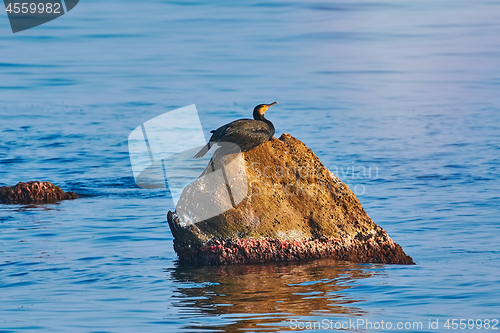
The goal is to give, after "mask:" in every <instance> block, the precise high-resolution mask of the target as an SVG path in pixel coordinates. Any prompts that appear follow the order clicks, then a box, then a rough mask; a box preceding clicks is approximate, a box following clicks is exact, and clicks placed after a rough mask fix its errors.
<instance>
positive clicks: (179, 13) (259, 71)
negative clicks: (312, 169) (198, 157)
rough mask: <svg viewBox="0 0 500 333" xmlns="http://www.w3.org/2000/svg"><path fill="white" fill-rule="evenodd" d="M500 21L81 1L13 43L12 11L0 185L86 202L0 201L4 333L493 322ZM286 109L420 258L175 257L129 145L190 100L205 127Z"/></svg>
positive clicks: (6, 40)
mask: <svg viewBox="0 0 500 333" xmlns="http://www.w3.org/2000/svg"><path fill="white" fill-rule="evenodd" d="M499 12H500V3H499V2H497V1H475V2H468V1H454V2H449V1H417V2H415V1H414V2H411V3H410V2H401V1H385V2H384V1H367V2H357V1H349V2H315V1H308V2H306V1H303V2H298V1H275V2H256V1H250V2H245V3H244V4H243V3H241V4H240V3H234V2H225V1H215V2H211V3H210V4H206V3H203V2H196V1H189V2H165V1H149V2H147V3H139V2H131V1H120V2H119V1H110V2H106V3H103V2H98V1H90V0H89V1H82V2H80V3H79V4H78V6H77V7H75V9H74V10H72V11H71V12H70V13H69V14H68V15H65V16H63V17H61V18H59V19H57V20H55V21H53V22H51V23H48V24H45V25H43V26H40V27H38V28H35V29H31V30H28V31H25V32H21V33H17V34H12V33H11V32H10V27H9V26H8V20H7V17H6V15H2V16H1V17H0V102H1V103H0V185H13V184H15V183H17V182H18V181H28V180H32V179H36V180H50V181H52V182H54V183H56V184H59V185H61V186H62V187H63V189H65V190H75V191H77V192H78V193H80V194H81V195H82V196H83V198H82V199H79V200H75V201H67V202H62V203H60V204H57V205H41V206H19V205H0V332H17V331H37V332H200V331H202V332H220V331H227V332H234V331H238V330H243V331H246V332H274V331H292V330H293V325H291V323H290V320H294V319H295V320H298V321H300V322H306V321H313V322H317V321H322V320H323V319H327V320H333V321H339V322H346V321H349V319H352V320H358V319H362V320H365V321H370V322H372V323H375V322H381V321H382V320H383V321H384V322H391V323H393V324H394V325H396V323H397V322H403V323H405V322H422V323H423V329H422V330H417V329H408V330H406V331H415V332H417V331H418V332H424V331H433V332H435V331H436V330H429V329H428V322H429V320H431V321H433V322H435V321H436V320H439V325H440V326H439V328H440V329H439V331H449V330H448V329H445V328H444V327H443V325H444V323H445V322H446V320H447V319H453V318H457V319H493V318H496V319H500V315H499V313H500V248H499V245H498V244H499V243H500V221H499V216H500V214H499V209H498V207H499V204H500V194H499V193H500V97H499V96H500V93H499V92H500V20H498V13H499ZM274 100H277V101H278V102H279V105H278V106H276V107H274V108H273V109H271V110H270V113H269V116H268V117H269V118H270V119H271V120H272V121H273V122H274V123H275V125H276V129H277V134H278V135H279V134H280V133H282V132H290V133H291V134H292V135H294V136H296V137H297V138H299V139H300V140H302V141H304V142H305V143H306V144H307V145H308V146H309V147H310V148H311V149H313V151H315V152H316V153H317V154H318V156H319V157H320V159H321V160H322V161H323V163H324V164H325V165H326V166H327V167H329V168H330V169H331V170H333V171H334V172H335V173H336V174H337V175H338V176H339V177H340V178H342V179H343V180H344V181H345V182H346V183H347V184H349V186H350V187H351V188H352V189H353V190H355V192H356V193H357V194H358V196H359V198H360V200H361V202H362V204H363V206H364V207H365V209H366V211H367V212H368V214H369V215H370V216H371V217H372V218H373V220H374V221H375V222H376V223H378V224H379V225H380V226H382V227H383V228H384V229H386V230H387V232H388V233H389V235H391V237H392V238H393V239H394V240H395V241H396V242H398V243H399V244H401V245H402V246H403V248H404V249H405V251H406V252H407V253H408V254H409V255H411V256H412V257H413V258H414V260H415V261H416V263H417V265H416V266H397V265H372V264H370V265H366V264H365V265H361V264H352V263H345V262H335V261H332V260H329V259H324V260H318V261H312V262H305V263H288V264H267V265H248V266H247V265H240V266H230V267H199V268H197V267H185V266H182V265H179V264H178V262H177V261H176V259H177V257H176V254H175V253H174V251H173V248H172V235H171V233H170V230H169V228H168V224H167V223H166V222H165V213H166V211H168V210H169V209H172V208H173V207H172V201H171V199H170V198H169V197H168V194H167V193H165V192H164V191H160V190H145V189H140V188H137V187H136V185H135V183H134V180H133V177H132V172H131V168H130V162H129V159H128V148H127V137H128V135H129V133H130V132H131V131H132V130H133V129H134V128H135V127H137V126H139V125H140V124H141V123H143V122H144V121H147V120H149V119H151V118H153V117H155V116H157V115H160V114H162V113H164V112H167V111H170V110H173V109H175V108H178V107H182V106H185V105H189V104H193V103H195V104H196V105H197V108H198V111H199V113H200V117H201V120H202V124H203V126H204V129H205V130H206V133H207V135H208V131H209V130H210V129H213V128H215V127H217V126H219V125H220V124H223V123H226V122H228V121H230V120H232V119H235V118H237V117H248V116H249V115H250V111H251V110H252V108H253V107H254V106H255V105H256V104H259V103H266V102H271V101H274ZM362 170H372V173H371V174H369V173H368V172H365V173H363V172H361V171H362ZM497 328H498V329H500V324H499V325H497ZM351 330H352V329H351ZM316 331H318V332H319V331H325V332H327V331H331V330H329V329H323V330H316ZM354 331H360V332H371V331H373V330H371V329H366V328H364V327H360V328H359V329H357V330H354ZM377 331H387V330H383V329H379V330H377ZM469 331H471V330H469ZM472 331H479V330H476V329H475V330H472ZM489 331H492V330H489Z"/></svg>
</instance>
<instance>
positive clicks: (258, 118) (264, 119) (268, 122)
mask: <svg viewBox="0 0 500 333" xmlns="http://www.w3.org/2000/svg"><path fill="white" fill-rule="evenodd" d="M253 118H254V119H255V120H260V121H263V122H265V123H266V124H267V126H269V130H270V131H271V133H272V134H271V137H272V136H273V135H274V131H275V129H274V125H273V123H272V122H271V121H270V120H268V119H266V117H264V115H263V114H260V113H259V112H254V113H253Z"/></svg>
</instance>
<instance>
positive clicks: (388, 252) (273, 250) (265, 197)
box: [168, 134, 413, 264]
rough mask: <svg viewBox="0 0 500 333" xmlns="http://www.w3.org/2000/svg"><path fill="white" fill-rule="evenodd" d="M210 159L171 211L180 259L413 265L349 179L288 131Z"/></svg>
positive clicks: (176, 247) (191, 260)
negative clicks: (322, 260)
mask: <svg viewBox="0 0 500 333" xmlns="http://www.w3.org/2000/svg"><path fill="white" fill-rule="evenodd" d="M213 160H214V163H212V165H209V167H207V169H206V170H205V172H204V173H203V174H202V175H201V176H200V178H199V179H198V180H196V181H194V182H193V183H191V184H189V185H188V186H186V188H185V189H184V191H183V193H182V195H181V197H180V199H179V202H178V203H177V206H176V212H169V213H168V222H169V225H170V228H171V230H172V234H173V236H174V249H175V251H176V252H177V254H178V256H179V258H180V260H181V261H188V262H194V263H200V264H230V263H254V262H266V261H282V260H300V259H308V258H320V257H333V258H337V259H339V260H349V261H355V262H372V263H392V264H413V260H412V258H411V257H409V256H407V255H406V254H405V253H404V251H403V249H402V248H401V246H399V245H398V244H396V243H395V242H394V241H393V240H392V239H391V238H390V237H389V236H388V235H387V233H386V232H385V230H384V229H382V228H381V227H379V226H378V225H376V224H375V223H374V222H373V221H372V220H371V218H370V217H369V216H368V214H367V213H366V212H365V210H364V209H363V207H362V206H361V203H360V202H359V200H358V198H357V197H356V196H355V194H354V193H353V192H352V191H351V190H350V189H349V188H348V187H347V185H346V184H344V183H343V182H342V181H340V180H339V179H338V178H337V177H336V176H335V175H334V174H333V173H332V172H330V171H329V170H327V169H326V168H325V167H324V166H323V164H322V163H321V162H320V160H319V158H318V157H317V156H316V155H315V154H314V153H313V152H312V151H311V150H310V149H309V148H307V147H306V145H305V144H304V143H302V142H301V141H299V140H297V139H295V138H294V137H292V136H291V135H290V134H283V135H282V136H281V137H280V138H279V139H276V138H272V139H271V140H270V141H269V142H266V143H264V144H262V145H260V146H259V147H257V148H255V149H253V150H251V151H248V152H244V153H242V154H241V155H237V154H231V155H226V156H223V157H217V156H215V155H214V158H213ZM221 165H224V168H223V169H220V167H221ZM221 170H223V171H224V172H221ZM243 171H244V172H243ZM210 176H212V177H211V178H210ZM228 190H229V191H228ZM247 190H248V191H247ZM228 192H229V195H228ZM247 192H248V193H247ZM214 212H220V213H219V214H217V215H215V214H214ZM213 215H215V216H213Z"/></svg>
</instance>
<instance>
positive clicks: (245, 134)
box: [194, 102, 278, 158]
mask: <svg viewBox="0 0 500 333" xmlns="http://www.w3.org/2000/svg"><path fill="white" fill-rule="evenodd" d="M276 104H278V103H277V102H273V103H271V104H259V105H257V106H256V107H255V108H254V109H253V119H239V120H235V121H233V122H230V123H229V124H226V125H224V126H221V127H219V128H218V129H216V130H213V131H210V133H213V134H212V137H211V138H210V140H209V141H208V143H207V144H206V146H204V147H203V148H202V149H201V150H200V151H199V152H198V153H197V154H196V155H194V158H200V157H202V156H204V155H205V154H206V153H207V152H208V151H209V150H210V148H211V147H212V146H213V145H214V144H216V143H218V142H230V143H235V144H237V145H238V146H239V147H240V149H241V151H248V150H251V149H253V148H255V147H257V146H258V145H260V144H262V143H264V142H266V141H268V140H269V139H271V138H272V137H273V135H274V125H273V123H272V122H270V121H269V120H267V119H266V118H265V117H264V114H265V113H266V111H267V109H269V108H270V107H271V106H273V105H276Z"/></svg>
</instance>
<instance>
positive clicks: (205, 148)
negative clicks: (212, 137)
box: [193, 142, 210, 158]
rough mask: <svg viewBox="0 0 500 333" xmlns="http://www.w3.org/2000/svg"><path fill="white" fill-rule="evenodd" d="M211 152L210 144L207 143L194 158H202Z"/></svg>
mask: <svg viewBox="0 0 500 333" xmlns="http://www.w3.org/2000/svg"><path fill="white" fill-rule="evenodd" d="M209 150H210V142H209V143H207V144H206V145H205V146H203V148H201V150H200V151H199V152H197V153H196V155H194V156H193V158H200V157H203V156H205V154H206V153H208V151H209Z"/></svg>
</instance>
